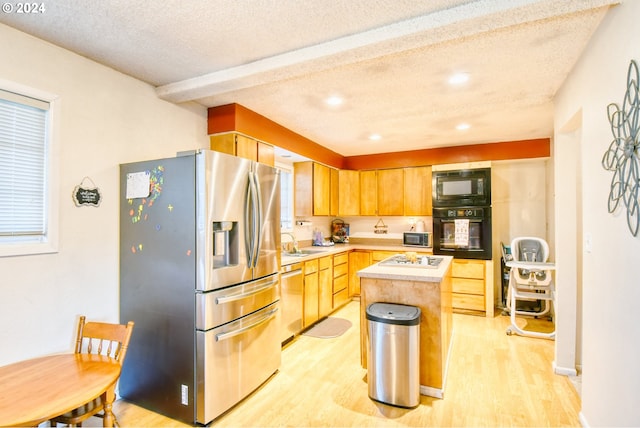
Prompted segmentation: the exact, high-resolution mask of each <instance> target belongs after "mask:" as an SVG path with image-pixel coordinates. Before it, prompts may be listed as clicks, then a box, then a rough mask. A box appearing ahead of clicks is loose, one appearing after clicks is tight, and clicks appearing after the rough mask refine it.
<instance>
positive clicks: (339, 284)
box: [333, 275, 349, 294]
mask: <svg viewBox="0 0 640 428" xmlns="http://www.w3.org/2000/svg"><path fill="white" fill-rule="evenodd" d="M347 285H349V277H348V276H347V275H342V276H340V277H338V278H334V280H333V293H334V294H335V293H338V292H340V291H342V290H346V289H347V288H348V287H347Z"/></svg>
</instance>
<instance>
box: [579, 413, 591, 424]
mask: <svg viewBox="0 0 640 428" xmlns="http://www.w3.org/2000/svg"><path fill="white" fill-rule="evenodd" d="M578 419H579V420H580V425H581V426H583V427H584V428H589V422H587V418H586V417H585V416H584V413H582V412H580V413H578Z"/></svg>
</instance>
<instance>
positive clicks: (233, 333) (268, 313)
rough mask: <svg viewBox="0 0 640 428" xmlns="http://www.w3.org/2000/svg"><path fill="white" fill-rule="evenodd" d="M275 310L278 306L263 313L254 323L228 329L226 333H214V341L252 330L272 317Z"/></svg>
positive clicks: (276, 310)
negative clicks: (235, 328)
mask: <svg viewBox="0 0 640 428" xmlns="http://www.w3.org/2000/svg"><path fill="white" fill-rule="evenodd" d="M276 312H278V308H274V309H272V310H270V311H269V312H267V313H266V314H265V316H264V317H263V318H261V319H259V320H258V321H256V322H254V323H251V324H249V325H248V326H246V327H242V328H239V329H237V330H233V331H230V332H228V333H220V334H216V342H221V341H223V340H226V339H231V338H232V337H235V336H238V335H241V334H243V333H246V332H247V331H249V330H252V329H254V328H256V327H258V326H260V325H262V324H264V323H265V322H267V321H269V320H270V319H271V318H273V317H274V316H275V315H276Z"/></svg>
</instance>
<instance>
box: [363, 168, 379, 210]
mask: <svg viewBox="0 0 640 428" xmlns="http://www.w3.org/2000/svg"><path fill="white" fill-rule="evenodd" d="M377 177H378V175H377V173H376V171H375V170H372V171H360V215H377V213H378V211H377V210H378V178H377Z"/></svg>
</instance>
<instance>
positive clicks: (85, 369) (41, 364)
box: [0, 354, 121, 427]
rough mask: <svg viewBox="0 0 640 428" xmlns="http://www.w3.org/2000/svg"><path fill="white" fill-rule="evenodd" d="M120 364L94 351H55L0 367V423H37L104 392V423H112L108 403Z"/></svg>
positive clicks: (105, 424)
mask: <svg viewBox="0 0 640 428" xmlns="http://www.w3.org/2000/svg"><path fill="white" fill-rule="evenodd" d="M120 369H121V366H120V364H119V363H118V362H117V361H116V360H115V359H113V358H109V357H106V356H103V355H95V354H57V355H49V356H45V357H40V358H34V359H31V360H26V361H20V362H17V363H14V364H9V365H7V366H3V367H0V426H1V427H6V426H36V425H38V424H40V423H41V422H44V421H47V420H49V419H51V418H54V417H56V416H59V415H62V414H64V413H66V412H69V411H71V410H73V409H75V408H77V407H80V406H82V405H83V404H85V403H88V402H89V401H91V400H93V399H95V398H97V397H99V396H101V395H103V400H104V410H105V412H104V413H105V415H104V419H103V426H105V427H112V426H113V421H114V417H113V413H112V411H111V410H112V409H111V406H112V404H113V400H114V399H115V386H116V382H117V381H118V378H119V376H120Z"/></svg>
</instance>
